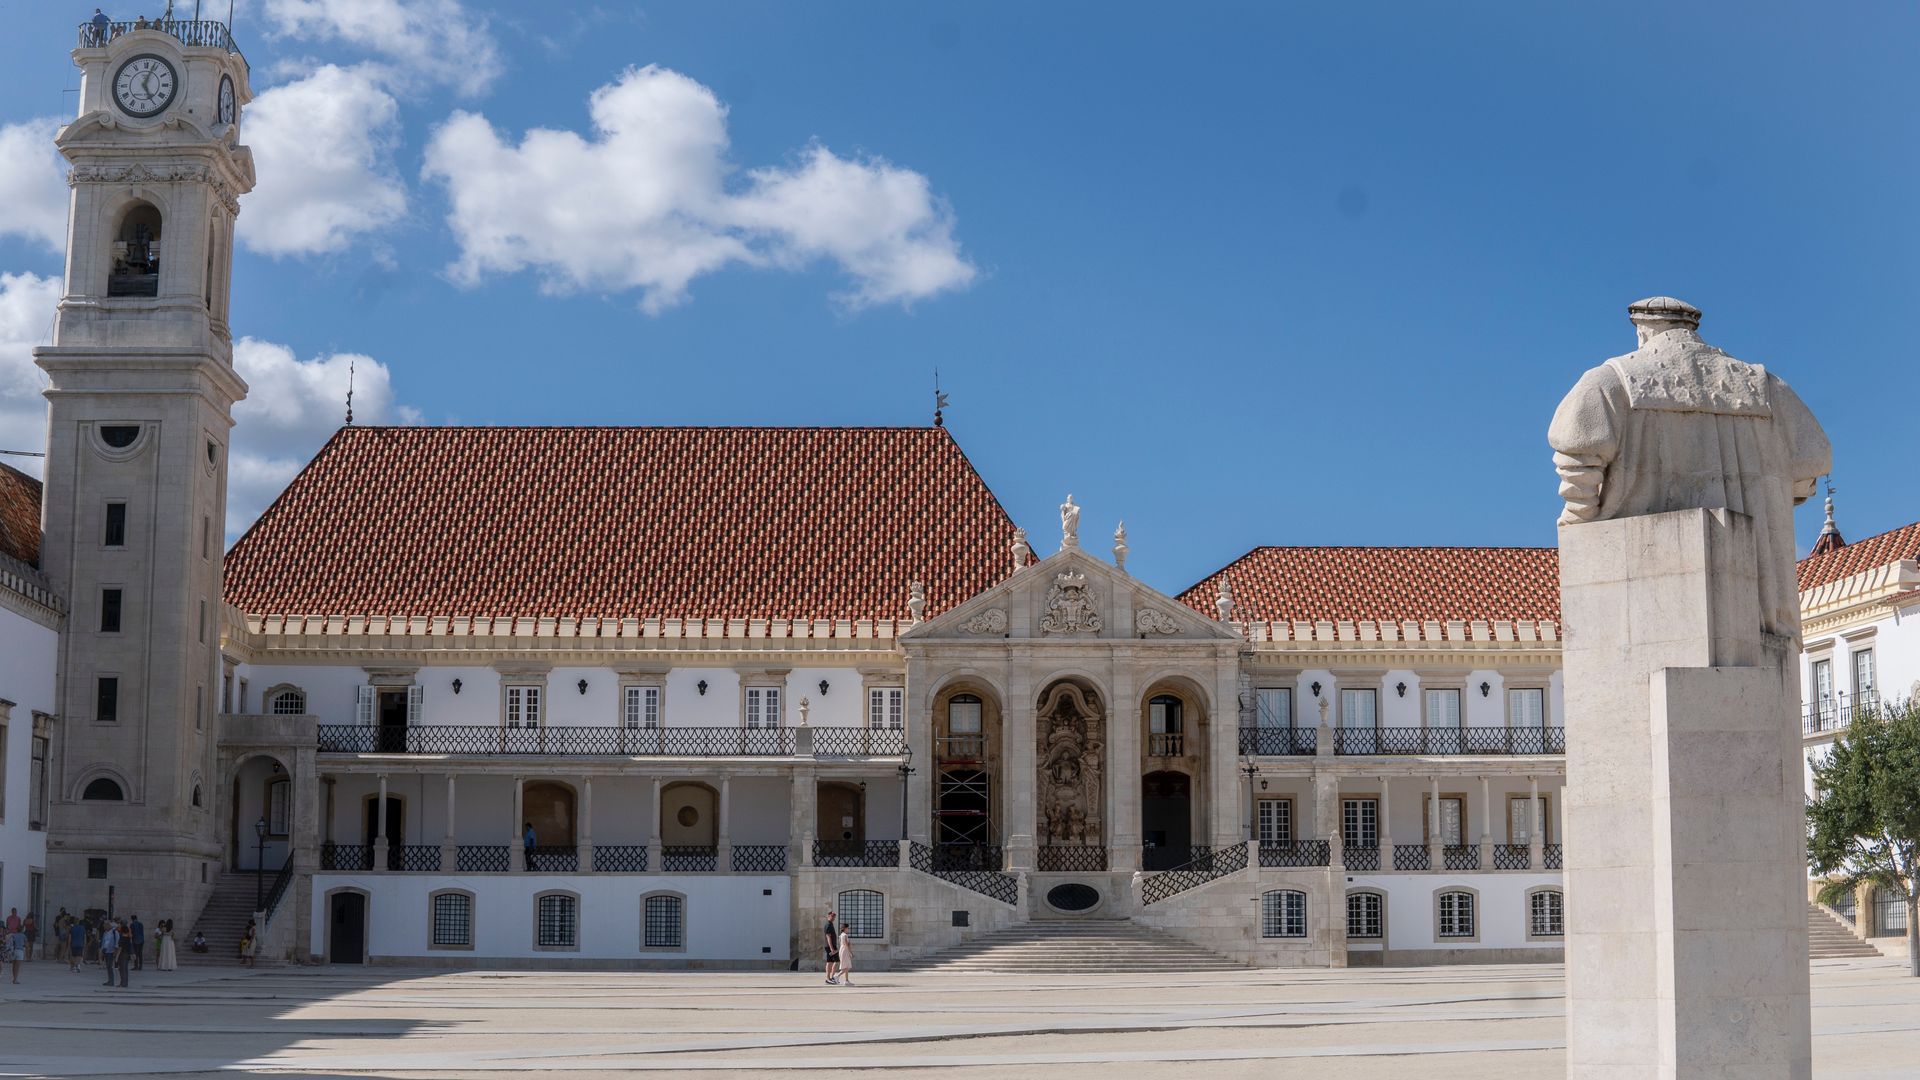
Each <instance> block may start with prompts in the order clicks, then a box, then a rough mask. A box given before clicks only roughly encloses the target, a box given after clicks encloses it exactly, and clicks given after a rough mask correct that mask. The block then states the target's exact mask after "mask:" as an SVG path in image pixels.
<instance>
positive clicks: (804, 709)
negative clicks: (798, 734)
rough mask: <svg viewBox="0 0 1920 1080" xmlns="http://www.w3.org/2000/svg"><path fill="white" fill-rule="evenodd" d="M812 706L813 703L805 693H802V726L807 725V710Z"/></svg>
mask: <svg viewBox="0 0 1920 1080" xmlns="http://www.w3.org/2000/svg"><path fill="white" fill-rule="evenodd" d="M811 708H813V703H812V702H810V701H808V700H807V699H806V696H805V695H804V694H803V695H801V698H800V726H801V727H806V726H807V710H808V709H811Z"/></svg>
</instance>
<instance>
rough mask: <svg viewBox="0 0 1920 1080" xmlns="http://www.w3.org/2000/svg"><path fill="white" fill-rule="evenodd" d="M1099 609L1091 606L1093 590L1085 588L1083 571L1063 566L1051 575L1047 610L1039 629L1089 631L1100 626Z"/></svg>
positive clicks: (1075, 632)
mask: <svg viewBox="0 0 1920 1080" xmlns="http://www.w3.org/2000/svg"><path fill="white" fill-rule="evenodd" d="M1101 625H1102V624H1101V622H1100V613H1099V612H1098V611H1095V610H1094V607H1093V593H1092V592H1091V591H1090V590H1088V588H1087V575H1085V574H1076V573H1074V572H1073V571H1071V570H1065V571H1062V572H1060V573H1058V574H1055V575H1054V576H1053V587H1052V588H1050V589H1048V590H1047V614H1046V617H1045V618H1042V619H1041V620H1040V630H1041V632H1043V633H1048V634H1093V633H1098V632H1099V631H1100V627H1101Z"/></svg>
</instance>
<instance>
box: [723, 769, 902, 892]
mask: <svg viewBox="0 0 1920 1080" xmlns="http://www.w3.org/2000/svg"><path fill="white" fill-rule="evenodd" d="M732 802H733V777H731V776H723V777H721V778H720V799H719V805H718V806H717V807H715V809H714V814H715V819H714V830H713V839H714V846H715V851H714V869H716V870H718V871H720V872H721V873H723V874H731V873H733V834H732V833H731V832H730V831H729V830H730V828H731V823H730V822H729V821H728V820H727V817H728V815H727V808H728V806H729V805H730V804H732ZM862 812H863V813H864V812H865V807H862Z"/></svg>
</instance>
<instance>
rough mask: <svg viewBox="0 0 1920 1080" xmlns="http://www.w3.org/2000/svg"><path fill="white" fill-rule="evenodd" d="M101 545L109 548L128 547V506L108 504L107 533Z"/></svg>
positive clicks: (124, 504)
mask: <svg viewBox="0 0 1920 1080" xmlns="http://www.w3.org/2000/svg"><path fill="white" fill-rule="evenodd" d="M100 542H101V543H103V544H105V545H106V546H108V547H126V546H127V504H126V503H108V504H107V532H106V536H104V537H102V538H101V541H100Z"/></svg>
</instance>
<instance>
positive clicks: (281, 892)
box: [260, 855, 293, 919]
mask: <svg viewBox="0 0 1920 1080" xmlns="http://www.w3.org/2000/svg"><path fill="white" fill-rule="evenodd" d="M291 884H293V856H292V855H288V856H287V861H286V862H285V863H284V864H283V865H282V866H281V867H280V872H279V873H277V874H275V875H273V884H272V885H270V886H268V887H267V898H266V900H265V901H263V902H262V903H261V905H260V910H261V911H262V912H263V913H265V915H266V917H267V918H268V919H272V918H273V913H274V910H275V909H276V908H278V907H279V906H280V898H281V897H283V896H285V895H287V886H289V885H291Z"/></svg>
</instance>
